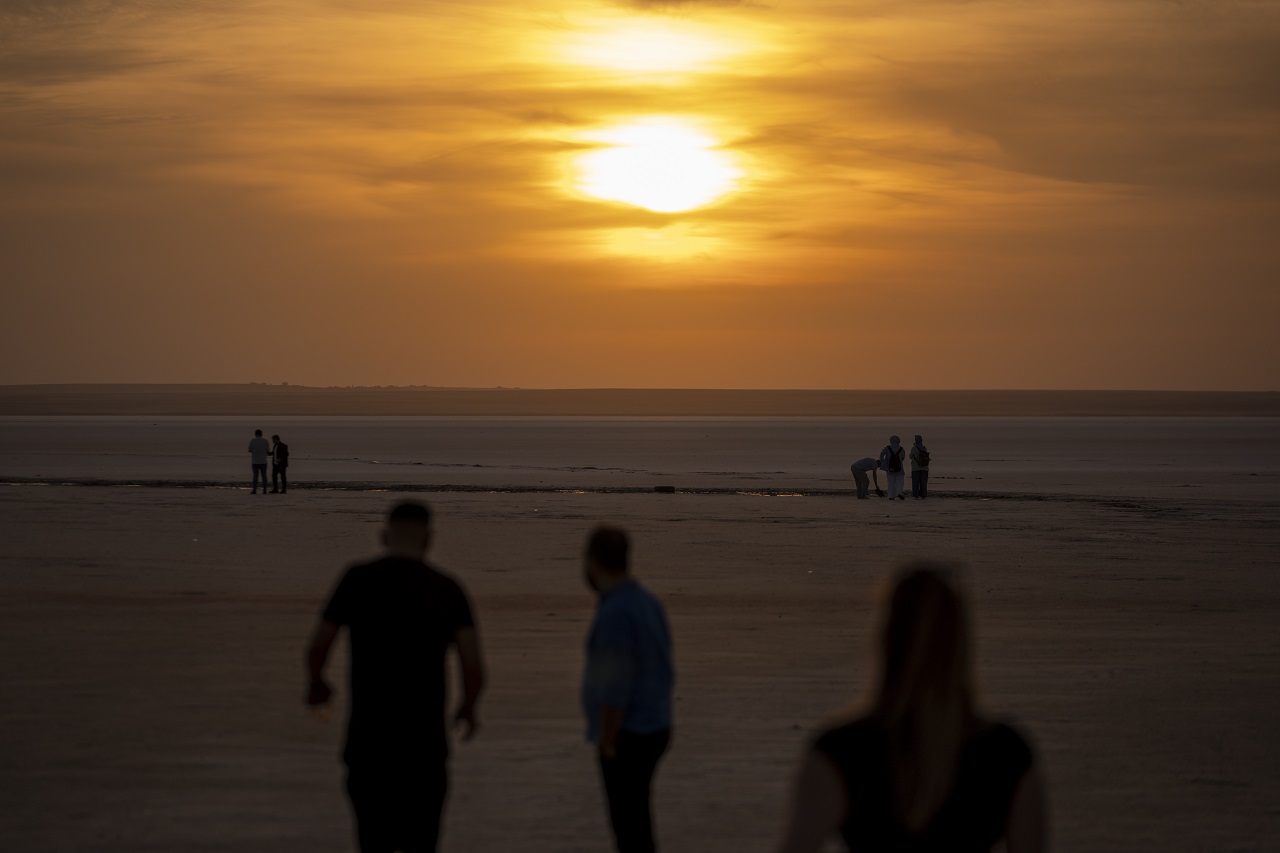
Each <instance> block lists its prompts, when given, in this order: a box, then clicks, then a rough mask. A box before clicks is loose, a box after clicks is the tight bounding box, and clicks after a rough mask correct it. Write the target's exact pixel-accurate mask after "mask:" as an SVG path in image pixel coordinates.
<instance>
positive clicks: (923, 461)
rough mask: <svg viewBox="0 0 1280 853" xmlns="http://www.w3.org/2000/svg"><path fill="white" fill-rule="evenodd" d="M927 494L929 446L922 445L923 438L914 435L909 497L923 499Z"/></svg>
mask: <svg viewBox="0 0 1280 853" xmlns="http://www.w3.org/2000/svg"><path fill="white" fill-rule="evenodd" d="M928 496H929V448H927V447H925V446H924V438H923V437H922V436H918V435H917V436H916V443H915V445H914V446H913V447H912V448H911V497H913V498H915V499H916V500H924V499H925V498H927V497H928Z"/></svg>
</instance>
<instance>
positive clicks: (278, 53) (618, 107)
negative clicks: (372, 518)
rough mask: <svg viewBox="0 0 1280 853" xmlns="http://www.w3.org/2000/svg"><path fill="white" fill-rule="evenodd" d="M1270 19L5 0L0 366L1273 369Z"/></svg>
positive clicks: (530, 375) (1278, 142)
mask: <svg viewBox="0 0 1280 853" xmlns="http://www.w3.org/2000/svg"><path fill="white" fill-rule="evenodd" d="M1278 45H1280V3H1277V2H1275V0H1254V1H1253V2H1236V0H1185V2H1177V0H1048V2H981V0H975V2H942V0H932V2H930V1H929V0H924V2H911V0H894V2H888V0H868V1H867V2H852V0H850V1H849V2H838V0H831V2H819V0H799V2H788V3H768V2H761V3H734V2H707V3H698V2H668V3H646V2H633V3H622V2H615V3H610V2H559V0H552V2H548V3H533V4H530V3H516V2H512V0H476V2H470V3H452V2H403V0H310V1H309V2H302V0H270V2H227V0H216V2H215V0H169V2H159V0H52V1H51V2H12V1H11V2H6V3H5V4H4V5H3V6H0V288H2V291H0V292H2V293H3V299H4V306H5V310H4V311H3V313H2V314H0V324H2V325H0V336H2V342H0V383H4V384H12V383H30V382H250V381H259V382H281V381H289V382H291V383H293V384H311V385H348V384H358V385H389V384H398V385H405V384H429V385H473V386H491V385H508V386H524V387H600V386H609V387H633V386H634V387H729V388H917V389H928V388H939V389H955V388H1098V389H1107V388H1151V389H1223V390H1250V389H1253V390H1277V389H1278V388H1280V382H1277V379H1276V377H1277V376H1280V334H1278V333H1277V321H1280V48H1278V47H1277V46H1278Z"/></svg>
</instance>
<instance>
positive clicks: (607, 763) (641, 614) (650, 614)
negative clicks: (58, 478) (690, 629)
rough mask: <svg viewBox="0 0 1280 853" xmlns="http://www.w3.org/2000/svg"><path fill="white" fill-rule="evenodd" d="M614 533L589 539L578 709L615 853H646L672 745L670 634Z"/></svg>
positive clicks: (599, 531)
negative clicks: (592, 748)
mask: <svg viewBox="0 0 1280 853" xmlns="http://www.w3.org/2000/svg"><path fill="white" fill-rule="evenodd" d="M629 550H630V540H629V539H628V537H627V534H626V532H625V531H624V530H622V529H620V528H617V527H609V526H600V527H597V528H596V529H595V530H594V531H593V532H592V533H591V536H590V537H589V538H588V539H587V549H586V555H585V571H586V580H587V584H588V585H589V586H590V587H591V588H592V589H593V590H595V592H596V594H597V596H598V597H599V605H598V607H597V608H596V615H595V619H594V621H593V622H592V624H591V630H590V632H589V634H588V635H587V660H586V671H585V673H584V674H583V679H582V709H583V712H584V713H585V715H586V718H587V739H588V740H590V741H591V742H593V743H594V744H595V745H596V748H597V753H598V757H599V761H600V776H601V780H602V781H603V783H604V791H605V797H606V799H607V800H608V805H609V823H610V826H611V827H612V828H613V837H614V842H615V844H616V845H617V848H618V850H619V853H651V851H654V850H656V849H657V847H656V845H655V842H654V837H653V815H652V810H651V806H650V803H651V801H652V789H653V776H654V773H655V772H656V771H657V769H658V762H659V761H660V760H661V758H662V755H663V753H664V752H666V749H667V745H668V744H669V743H670V741H671V717H672V714H671V690H672V683H673V681H674V668H673V666H672V662H671V631H670V629H669V628H668V626H667V615H666V612H665V611H664V610H663V607H662V604H661V603H660V602H659V601H658V599H657V598H655V597H654V596H653V594H652V593H650V592H649V591H648V590H647V589H645V588H644V587H642V586H641V585H640V584H639V583H638V582H637V581H636V580H635V579H634V578H633V577H632V576H631V574H630V569H629V566H628V551H629Z"/></svg>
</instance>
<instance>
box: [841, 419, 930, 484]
mask: <svg viewBox="0 0 1280 853" xmlns="http://www.w3.org/2000/svg"><path fill="white" fill-rule="evenodd" d="M907 459H910V460H911V497H912V498H914V499H916V500H924V499H925V498H927V497H928V496H929V462H930V457H929V448H927V447H925V444H924V438H923V437H922V436H919V435H917V436H916V440H915V444H913V445H912V446H911V452H910V454H908V453H907V451H906V449H905V448H903V446H902V440H901V439H899V438H898V437H897V436H896V435H891V436H889V443H888V444H886V445H885V446H884V449H883V450H881V451H880V455H879V456H878V457H875V458H872V457H870V456H867V457H864V458H862V459H859V460H858V461H857V462H854V463H853V464H852V465H850V466H849V470H850V471H852V472H853V481H854V483H856V484H857V489H858V498H859V499H860V500H865V499H866V498H868V497H870V491H871V482H872V479H874V480H875V487H876V495H877V496H879V497H882V498H883V497H885V492H884V490H883V489H881V488H880V477H879V475H878V473H877V472H879V471H884V476H885V485H886V486H887V487H888V490H889V493H888V498H889V500H893V499H895V498H897V499H898V500H906V495H904V494H903V486H904V484H905V482H906V464H905V463H906V461H907ZM868 473H869V474H870V475H871V477H868V476H867V474H868Z"/></svg>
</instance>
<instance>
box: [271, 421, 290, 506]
mask: <svg viewBox="0 0 1280 853" xmlns="http://www.w3.org/2000/svg"><path fill="white" fill-rule="evenodd" d="M288 491H289V445H287V444H285V443H284V442H283V441H281V440H280V436H278V435H273V436H271V493H272V494H273V495H274V494H276V493H277V492H279V493H280V494H284V493H286V492H288Z"/></svg>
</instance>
